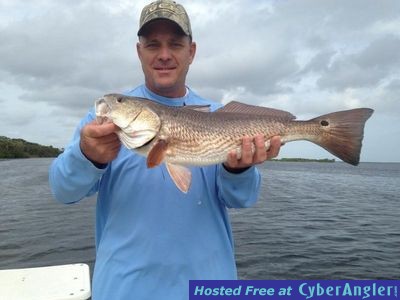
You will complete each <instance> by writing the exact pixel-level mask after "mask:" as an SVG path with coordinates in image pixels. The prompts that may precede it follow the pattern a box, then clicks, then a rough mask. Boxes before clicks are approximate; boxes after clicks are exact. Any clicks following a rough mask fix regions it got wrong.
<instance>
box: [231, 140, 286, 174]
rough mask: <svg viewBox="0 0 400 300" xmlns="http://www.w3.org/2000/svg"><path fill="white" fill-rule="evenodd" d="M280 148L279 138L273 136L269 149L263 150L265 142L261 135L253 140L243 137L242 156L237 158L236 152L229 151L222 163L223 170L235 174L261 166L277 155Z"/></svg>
mask: <svg viewBox="0 0 400 300" xmlns="http://www.w3.org/2000/svg"><path fill="white" fill-rule="evenodd" d="M253 143H254V149H255V151H254V153H253V151H252V147H253V146H252V144H253ZM280 148H281V138H280V137H279V136H274V137H272V138H271V144H270V147H269V149H266V148H265V140H264V137H263V136H262V135H257V136H256V137H254V139H252V138H250V137H244V138H243V142H242V155H241V158H240V159H238V158H237V154H236V151H231V152H229V154H228V159H227V161H226V162H225V163H224V166H225V168H226V169H227V170H228V171H230V172H232V173H237V172H240V171H241V170H244V169H246V168H249V167H251V166H253V165H256V164H261V163H263V162H264V161H266V160H268V159H272V158H274V157H276V156H278V154H279V150H280Z"/></svg>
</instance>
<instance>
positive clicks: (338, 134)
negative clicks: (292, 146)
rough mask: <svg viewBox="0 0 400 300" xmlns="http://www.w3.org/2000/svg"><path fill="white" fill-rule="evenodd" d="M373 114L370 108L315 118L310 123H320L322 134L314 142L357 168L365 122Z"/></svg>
mask: <svg viewBox="0 0 400 300" xmlns="http://www.w3.org/2000/svg"><path fill="white" fill-rule="evenodd" d="M373 112H374V111H373V110H372V109H370V108H358V109H352V110H346V111H339V112H334V113H330V114H326V115H323V116H320V117H317V118H314V119H312V120H310V121H309V122H312V123H318V126H319V129H320V134H318V137H316V138H315V139H313V142H314V143H316V144H318V145H319V146H321V147H323V148H324V149H326V150H327V151H329V152H330V153H332V154H333V155H335V156H337V157H338V158H340V159H341V160H343V161H345V162H347V163H349V164H352V165H355V166H356V165H358V163H359V162H360V152H361V147H362V140H363V137H364V126H365V122H366V121H367V120H368V118H369V117H370V116H371V115H372V113H373ZM321 131H322V132H321Z"/></svg>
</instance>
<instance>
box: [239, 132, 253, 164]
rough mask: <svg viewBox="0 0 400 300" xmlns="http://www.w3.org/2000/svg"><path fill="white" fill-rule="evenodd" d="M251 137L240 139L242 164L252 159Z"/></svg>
mask: <svg viewBox="0 0 400 300" xmlns="http://www.w3.org/2000/svg"><path fill="white" fill-rule="evenodd" d="M252 144H253V139H252V138H250V137H244V138H243V140H242V157H241V163H242V164H250V163H251V162H252V161H253V149H252V148H253V145H252Z"/></svg>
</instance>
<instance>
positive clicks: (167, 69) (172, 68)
mask: <svg viewBox="0 0 400 300" xmlns="http://www.w3.org/2000/svg"><path fill="white" fill-rule="evenodd" d="M154 69H155V70H156V71H159V72H169V71H172V70H175V67H155V68H154Z"/></svg>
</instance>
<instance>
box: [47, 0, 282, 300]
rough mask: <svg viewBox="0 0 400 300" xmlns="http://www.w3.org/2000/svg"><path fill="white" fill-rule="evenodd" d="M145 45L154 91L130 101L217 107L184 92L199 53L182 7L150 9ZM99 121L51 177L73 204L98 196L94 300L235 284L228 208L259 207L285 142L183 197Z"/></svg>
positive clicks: (199, 179) (141, 48)
mask: <svg viewBox="0 0 400 300" xmlns="http://www.w3.org/2000/svg"><path fill="white" fill-rule="evenodd" d="M138 36H139V42H138V43H137V53H138V56H139V59H140V62H141V64H142V69H143V73H144V77H145V84H144V85H141V86H139V87H137V88H135V89H133V90H131V91H129V92H127V94H128V95H130V96H138V97H145V98H149V99H152V100H154V101H156V102H159V103H163V104H166V105H171V106H183V105H199V104H210V105H211V108H212V109H213V110H215V109H216V108H217V107H218V104H216V103H214V102H210V101H208V100H205V99H203V98H200V97H199V96H198V95H196V94H195V93H194V92H193V91H192V90H191V89H189V88H188V87H186V85H185V80H186V74H187V72H188V69H189V65H190V64H191V63H192V61H193V59H194V56H195V53H196V44H195V43H194V42H193V41H192V32H191V27H190V21H189V17H188V16H187V14H186V11H185V10H184V8H183V7H182V6H181V5H179V4H176V3H175V2H172V1H167V0H166V1H156V2H153V3H151V4H149V5H147V6H146V7H145V8H144V9H143V11H142V14H141V18H140V28H139V31H138ZM94 119H95V115H94V110H93V109H92V110H90V112H89V113H88V115H87V116H86V117H85V118H84V119H83V120H82V121H81V123H80V124H79V126H78V128H77V130H76V133H75V135H74V138H73V141H72V142H71V144H70V145H69V146H68V147H67V148H66V149H65V151H64V153H63V154H62V155H60V156H59V157H58V158H57V159H56V160H55V161H54V162H53V164H52V166H51V168H50V176H49V179H50V185H51V188H52V191H53V193H54V195H55V197H56V198H57V199H58V200H59V201H61V202H64V203H72V202H76V201H79V200H80V199H82V198H84V197H86V196H89V195H92V194H94V193H95V192H98V200H97V210H96V263H95V269H94V275H93V288H92V291H93V296H92V297H93V299H94V300H99V299H104V300H105V299H107V300H109V299H123V300H125V299H163V300H167V299H174V300H178V299H187V298H188V284H189V280H190V279H235V278H236V266H235V260H234V252H233V239H232V233H231V226H230V222H229V218H228V214H227V210H226V208H227V207H228V208H229V207H248V206H251V205H252V204H254V203H255V201H256V199H257V196H258V191H259V186H260V175H259V173H258V171H257V169H256V168H255V167H254V165H255V164H257V163H261V162H263V161H265V160H266V159H267V158H270V157H274V156H276V155H277V153H278V151H279V148H280V140H279V138H274V139H273V140H272V146H271V148H270V150H268V151H266V149H265V146H264V138H263V137H261V136H257V137H255V138H254V141H253V137H244V138H243V145H242V151H243V155H242V158H241V159H237V157H236V155H235V153H230V154H229V156H228V158H227V161H226V163H225V164H224V165H216V166H209V167H202V168H199V167H193V168H192V169H191V171H192V185H191V188H190V190H189V191H188V193H187V194H184V193H182V192H180V191H179V190H178V189H177V188H176V186H175V184H174V183H173V182H172V180H171V179H170V177H169V175H168V172H167V171H166V168H165V165H161V166H159V167H157V168H153V169H148V168H147V167H146V161H145V159H144V158H143V157H141V156H139V155H136V154H135V153H134V152H132V151H130V150H128V149H127V148H125V147H124V146H121V144H120V142H119V140H118V138H117V136H116V134H115V132H116V131H117V130H118V128H117V127H116V126H115V125H114V124H111V123H107V124H102V125H99V124H97V123H96V122H95V121H93V120H94ZM252 143H254V145H255V153H254V154H253V152H252Z"/></svg>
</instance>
